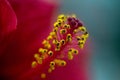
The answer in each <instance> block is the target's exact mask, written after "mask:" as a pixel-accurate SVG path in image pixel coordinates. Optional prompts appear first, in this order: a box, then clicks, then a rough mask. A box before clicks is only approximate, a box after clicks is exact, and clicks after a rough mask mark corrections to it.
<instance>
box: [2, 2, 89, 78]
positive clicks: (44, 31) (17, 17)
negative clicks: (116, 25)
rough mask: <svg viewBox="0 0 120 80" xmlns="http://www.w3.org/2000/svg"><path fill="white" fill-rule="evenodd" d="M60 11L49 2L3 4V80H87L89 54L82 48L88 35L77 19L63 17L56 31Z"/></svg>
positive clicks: (60, 18)
mask: <svg viewBox="0 0 120 80" xmlns="http://www.w3.org/2000/svg"><path fill="white" fill-rule="evenodd" d="M56 7H57V5H56V4H55V3H48V2H47V0H46V1H44V0H24V1H23V0H8V1H7V0H0V16H1V17H0V79H1V80H42V79H44V80H68V79H69V80H87V74H86V53H87V51H86V50H85V49H86V47H85V48H84V49H83V50H80V48H82V47H83V46H81V44H84V39H85V40H86V38H85V37H86V35H88V33H87V32H86V30H85V28H84V27H83V25H82V23H81V22H80V21H79V20H78V19H76V18H75V17H73V16H67V18H66V17H65V16H64V15H61V16H59V17H58V19H57V22H56V23H55V24H54V28H53V27H52V26H53V25H51V21H52V19H53V17H52V16H53V14H54V12H55V10H56ZM79 26H80V27H79ZM57 29H58V31H59V32H58V31H57ZM79 30H81V31H82V33H83V34H84V35H85V37H83V38H81V37H80V36H79V35H81V34H78V32H79ZM74 33H76V34H74ZM63 34H65V35H63ZM47 36H48V37H47ZM81 40H83V42H81ZM48 41H49V43H46V42H48ZM76 45H77V46H76ZM79 47H80V48H79ZM68 53H69V54H68ZM74 53H76V54H78V55H77V56H76V55H74ZM84 53H85V54H84ZM73 57H75V58H73ZM31 63H32V67H31ZM60 66H61V67H60Z"/></svg>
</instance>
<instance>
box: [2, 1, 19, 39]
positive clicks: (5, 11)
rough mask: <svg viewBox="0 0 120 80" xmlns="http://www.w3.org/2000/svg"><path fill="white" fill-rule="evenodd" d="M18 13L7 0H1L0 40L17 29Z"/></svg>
mask: <svg viewBox="0 0 120 80" xmlns="http://www.w3.org/2000/svg"><path fill="white" fill-rule="evenodd" d="M16 24H17V20H16V15H15V13H14V11H13V9H12V8H11V6H10V4H9V3H8V2H7V1H6V0H0V40H1V39H2V38H3V37H4V36H5V35H7V34H8V33H10V32H11V31H13V30H15V29H16Z"/></svg>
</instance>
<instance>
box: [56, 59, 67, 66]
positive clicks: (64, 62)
mask: <svg viewBox="0 0 120 80" xmlns="http://www.w3.org/2000/svg"><path fill="white" fill-rule="evenodd" d="M58 66H66V61H64V60H60V61H59V63H58Z"/></svg>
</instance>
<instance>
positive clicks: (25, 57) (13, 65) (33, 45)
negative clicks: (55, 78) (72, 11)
mask: <svg viewBox="0 0 120 80" xmlns="http://www.w3.org/2000/svg"><path fill="white" fill-rule="evenodd" d="M10 3H11V5H12V7H13V9H14V11H15V13H16V15H17V18H18V25H17V30H16V31H14V32H13V33H12V38H14V39H13V41H11V43H10V44H9V45H8V46H6V48H5V50H4V51H3V52H2V55H1V56H0V63H1V66H0V77H3V79H9V80H11V79H12V80H14V79H15V80H16V78H18V77H19V76H20V75H21V74H23V73H25V72H26V71H28V70H29V69H31V62H32V59H33V54H34V53H35V52H36V50H37V49H38V47H39V46H40V45H39V43H40V42H41V40H43V39H44V38H45V37H46V36H47V35H48V33H49V31H50V29H51V28H50V23H51V19H52V18H53V17H52V15H53V13H54V10H55V9H56V4H48V3H45V2H42V1H40V0H10ZM9 37H11V35H9ZM7 39H8V40H9V38H7ZM8 40H4V44H5V43H6V41H8Z"/></svg>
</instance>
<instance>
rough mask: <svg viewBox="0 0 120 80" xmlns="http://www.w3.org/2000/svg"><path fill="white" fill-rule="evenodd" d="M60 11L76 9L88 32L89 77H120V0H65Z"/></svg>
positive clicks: (109, 79)
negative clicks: (89, 44)
mask: <svg viewBox="0 0 120 80" xmlns="http://www.w3.org/2000/svg"><path fill="white" fill-rule="evenodd" d="M60 12H61V13H65V14H72V13H75V14H76V15H77V16H78V17H79V18H80V19H81V20H82V21H83V22H84V24H85V26H86V27H87V29H88V31H89V33H90V41H91V46H92V47H93V48H92V58H91V61H90V68H91V69H90V72H91V73H92V75H91V76H92V77H93V79H90V80H120V51H119V48H120V0H64V1H62V6H61V10H60Z"/></svg>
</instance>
